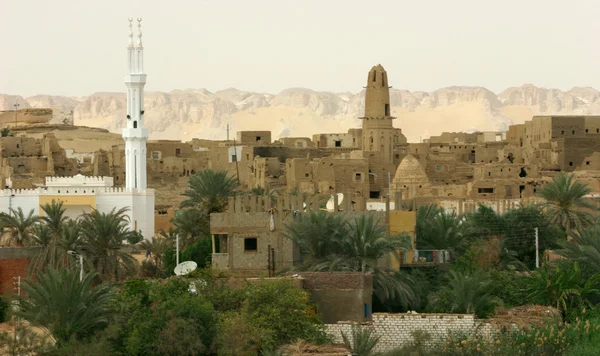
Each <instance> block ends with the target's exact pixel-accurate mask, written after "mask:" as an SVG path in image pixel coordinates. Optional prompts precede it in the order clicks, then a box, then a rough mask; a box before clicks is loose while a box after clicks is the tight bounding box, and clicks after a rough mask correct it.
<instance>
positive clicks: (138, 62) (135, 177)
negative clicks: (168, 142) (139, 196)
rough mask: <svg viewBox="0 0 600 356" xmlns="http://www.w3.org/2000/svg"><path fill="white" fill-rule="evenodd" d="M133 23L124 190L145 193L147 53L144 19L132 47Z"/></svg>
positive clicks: (130, 39)
mask: <svg viewBox="0 0 600 356" xmlns="http://www.w3.org/2000/svg"><path fill="white" fill-rule="evenodd" d="M132 22H133V19H132V18H129V45H128V47H127V55H128V58H127V59H128V63H129V65H128V67H129V68H128V73H127V74H125V85H126V86H127V119H126V120H125V122H126V127H125V128H123V139H124V140H125V187H126V188H127V189H146V183H147V179H146V174H147V173H146V141H147V140H148V129H147V128H145V127H144V86H145V85H146V74H145V73H144V49H143V47H142V24H141V22H142V19H141V18H138V19H137V22H138V35H137V37H138V38H137V43H136V44H135V45H134V44H133V30H132V26H133V25H132Z"/></svg>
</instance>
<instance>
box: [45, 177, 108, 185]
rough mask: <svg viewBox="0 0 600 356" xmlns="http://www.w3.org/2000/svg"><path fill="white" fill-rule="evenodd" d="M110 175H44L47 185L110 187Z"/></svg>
mask: <svg viewBox="0 0 600 356" xmlns="http://www.w3.org/2000/svg"><path fill="white" fill-rule="evenodd" d="M113 185H114V181H113V178H112V177H87V176H83V175H81V174H78V175H76V176H73V177H46V186H47V187H69V186H72V187H79V186H81V187H83V186H85V187H112V186H113Z"/></svg>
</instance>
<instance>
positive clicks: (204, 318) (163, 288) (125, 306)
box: [115, 278, 217, 355]
mask: <svg viewBox="0 0 600 356" xmlns="http://www.w3.org/2000/svg"><path fill="white" fill-rule="evenodd" d="M189 283H190V281H189V280H188V279H184V278H171V279H168V280H165V281H163V282H160V283H154V282H152V281H149V280H145V279H133V280H129V281H127V282H126V283H125V284H124V285H123V286H122V287H121V289H120V291H119V293H118V295H117V298H116V300H117V303H116V304H117V305H118V308H119V310H120V313H119V314H120V315H119V317H118V318H117V323H118V324H117V325H118V328H117V330H118V332H119V335H118V337H116V342H115V344H116V346H117V350H116V351H117V352H116V353H117V354H127V355H204V354H209V352H210V350H211V349H212V345H213V341H214V339H215V337H216V330H217V328H216V324H217V319H216V316H217V315H216V313H215V311H214V309H213V307H212V305H211V303H210V302H209V301H207V300H206V299H204V298H202V297H201V296H198V295H194V294H191V293H190V292H189ZM178 338H179V339H178Z"/></svg>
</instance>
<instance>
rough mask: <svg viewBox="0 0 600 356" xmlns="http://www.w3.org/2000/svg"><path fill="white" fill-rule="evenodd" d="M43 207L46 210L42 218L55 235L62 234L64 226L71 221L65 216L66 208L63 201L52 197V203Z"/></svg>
mask: <svg viewBox="0 0 600 356" xmlns="http://www.w3.org/2000/svg"><path fill="white" fill-rule="evenodd" d="M41 208H42V211H43V212H44V216H43V217H41V220H42V221H43V222H44V223H45V224H46V226H48V228H49V229H50V230H51V232H52V234H53V235H54V236H56V237H58V236H60V234H61V233H62V229H63V226H64V225H65V224H66V223H67V221H69V218H68V217H66V216H65V211H66V209H65V208H64V207H63V202H62V201H58V202H57V201H55V200H54V199H52V202H51V203H46V204H44V205H42V206H41Z"/></svg>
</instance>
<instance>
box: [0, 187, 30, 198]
mask: <svg viewBox="0 0 600 356" xmlns="http://www.w3.org/2000/svg"><path fill="white" fill-rule="evenodd" d="M39 194H40V189H39V188H35V189H2V190H0V196H33V195H39Z"/></svg>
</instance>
